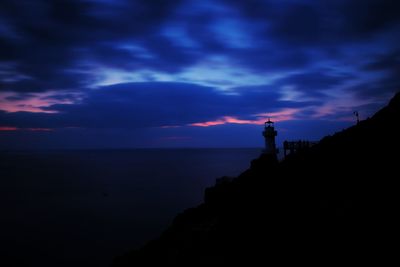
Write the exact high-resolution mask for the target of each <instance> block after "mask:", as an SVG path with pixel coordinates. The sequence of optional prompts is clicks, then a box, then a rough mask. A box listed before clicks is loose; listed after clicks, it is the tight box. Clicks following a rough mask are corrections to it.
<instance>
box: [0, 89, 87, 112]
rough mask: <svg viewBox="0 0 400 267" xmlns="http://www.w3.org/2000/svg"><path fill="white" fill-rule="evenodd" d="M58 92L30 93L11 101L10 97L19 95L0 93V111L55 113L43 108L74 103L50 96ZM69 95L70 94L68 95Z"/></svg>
mask: <svg viewBox="0 0 400 267" xmlns="http://www.w3.org/2000/svg"><path fill="white" fill-rule="evenodd" d="M57 94H60V92H55V91H54V92H52V91H49V92H43V93H31V94H29V96H27V97H26V98H24V99H13V100H10V99H9V98H12V97H19V96H21V95H20V94H16V93H12V92H3V93H0V110H3V111H6V112H19V111H25V112H34V113H38V112H41V113H57V111H54V110H46V109H44V108H47V107H50V106H52V105H55V104H73V103H75V101H73V100H71V99H56V98H52V96H57ZM70 94H71V93H70ZM80 99H81V97H80V96H79V95H78V94H76V99H75V100H76V101H79V100H80Z"/></svg>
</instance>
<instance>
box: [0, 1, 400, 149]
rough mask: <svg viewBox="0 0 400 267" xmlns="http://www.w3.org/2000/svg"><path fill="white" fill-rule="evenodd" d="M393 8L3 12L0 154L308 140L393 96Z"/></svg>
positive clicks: (366, 4) (397, 19)
mask: <svg viewBox="0 0 400 267" xmlns="http://www.w3.org/2000/svg"><path fill="white" fill-rule="evenodd" d="M399 43H400V1H396V0H360V1H357V0H324V1H312V0H265V1H261V0H246V1H235V0H202V1H197V0H193V1H192V0H182V1H175V0H168V1H162V0H138V1H127V0H80V1H78V0H37V1H36V0H31V1H15V0H2V1H1V2H0V149H40V148H43V149H52V148H53V149H59V148H72V149H76V148H158V147H161V148H170V147H262V146H263V137H262V135H261V132H262V130H263V124H264V122H265V121H266V120H267V119H268V118H271V120H273V121H274V122H275V127H276V129H277V131H278V137H277V138H278V143H280V142H282V141H283V140H298V139H307V140H318V139H320V138H321V137H323V136H325V135H327V134H333V133H334V132H336V131H340V130H342V129H344V128H346V127H348V126H351V125H354V123H355V116H354V114H353V112H354V111H358V112H359V114H360V118H361V119H366V118H368V117H369V116H371V115H373V113H374V112H376V111H377V110H379V109H380V108H381V107H383V106H384V105H385V104H386V103H387V102H388V101H389V99H390V98H391V97H392V96H393V95H394V94H395V92H397V91H399V88H400V46H399Z"/></svg>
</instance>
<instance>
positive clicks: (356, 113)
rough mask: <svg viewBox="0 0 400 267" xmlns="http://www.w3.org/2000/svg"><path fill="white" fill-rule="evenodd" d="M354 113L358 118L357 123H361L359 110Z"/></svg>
mask: <svg viewBox="0 0 400 267" xmlns="http://www.w3.org/2000/svg"><path fill="white" fill-rule="evenodd" d="M353 114H354V115H355V116H356V118H357V124H359V123H360V116H359V114H358V111H357V110H356V111H354V112H353Z"/></svg>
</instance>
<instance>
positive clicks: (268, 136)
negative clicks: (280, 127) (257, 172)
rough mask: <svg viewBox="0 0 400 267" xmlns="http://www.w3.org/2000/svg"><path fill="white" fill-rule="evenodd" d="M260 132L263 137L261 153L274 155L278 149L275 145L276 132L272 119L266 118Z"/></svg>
mask: <svg viewBox="0 0 400 267" xmlns="http://www.w3.org/2000/svg"><path fill="white" fill-rule="evenodd" d="M262 134H263V136H264V139H265V149H264V152H263V153H264V154H268V155H274V156H276V154H277V153H278V150H277V149H276V146H275V136H277V134H278V133H277V131H275V128H274V122H273V121H271V120H270V119H268V121H266V122H265V127H264V131H263V133H262Z"/></svg>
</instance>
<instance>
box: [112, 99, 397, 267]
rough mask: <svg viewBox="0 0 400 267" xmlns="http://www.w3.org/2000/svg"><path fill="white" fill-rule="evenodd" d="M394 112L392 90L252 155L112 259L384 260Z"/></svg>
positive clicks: (392, 202)
mask: <svg viewBox="0 0 400 267" xmlns="http://www.w3.org/2000/svg"><path fill="white" fill-rule="evenodd" d="M399 121H400V94H397V95H396V96H395V97H394V98H393V99H392V100H391V102H390V103H389V105H388V106H387V107H385V108H383V109H382V110H381V111H379V112H378V113H377V114H375V115H374V116H373V117H372V118H370V119H367V120H364V121H360V122H359V123H358V124H357V125H355V126H353V127H351V128H348V129H346V130H343V131H341V132H338V133H335V134H334V135H333V136H329V137H325V138H324V139H322V140H321V141H320V142H319V143H318V144H317V145H315V146H312V147H310V148H309V149H307V150H302V151H299V152H297V153H293V154H290V155H288V157H287V158H286V159H285V160H284V161H282V162H280V163H278V162H277V161H276V160H274V159H273V158H270V157H268V156H266V155H262V156H260V158H258V159H256V160H254V161H253V162H252V165H251V168H250V169H248V170H246V171H245V172H244V173H242V174H241V175H240V176H239V177H237V178H235V179H233V180H232V181H226V182H223V183H218V184H217V185H216V186H215V187H212V188H208V189H207V190H206V192H205V202H204V203H203V204H202V205H200V206H198V207H196V208H193V209H189V210H186V211H185V212H183V213H182V214H179V215H178V216H177V217H176V219H175V220H174V222H173V224H172V225H171V227H169V229H167V230H166V231H165V232H164V233H163V235H162V236H161V237H160V238H159V239H157V240H154V241H151V242H149V243H148V244H147V245H146V246H144V247H143V248H141V249H140V250H137V251H132V252H130V253H128V254H126V255H124V256H121V257H119V258H117V259H116V260H115V266H150V265H151V266H153V265H154V266H161V265H186V266H191V265H204V266H209V265H228V264H235V265H237V264H239V265H240V264H242V265H243V266H251V264H252V263H254V265H253V266H259V265H263V264H268V263H269V264H274V263H279V265H284V264H285V263H296V264H318V265H322V266H323V265H327V264H332V263H337V264H354V263H355V264H360V263H363V262H368V263H374V262H375V263H379V264H380V265H381V264H384V262H386V261H391V260H392V258H391V257H393V256H394V255H395V254H394V250H395V246H394V243H393V241H396V238H395V230H396V229H397V219H395V218H397V213H398V201H397V196H398V192H397V191H398V186H397V179H398V166H400V165H399V164H400V161H399V157H398V151H399V148H400V146H399V139H398V138H399V137H400V133H399V127H398V125H397V124H398V122H399ZM244 264H246V265H244ZM249 264H250V265H249Z"/></svg>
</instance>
